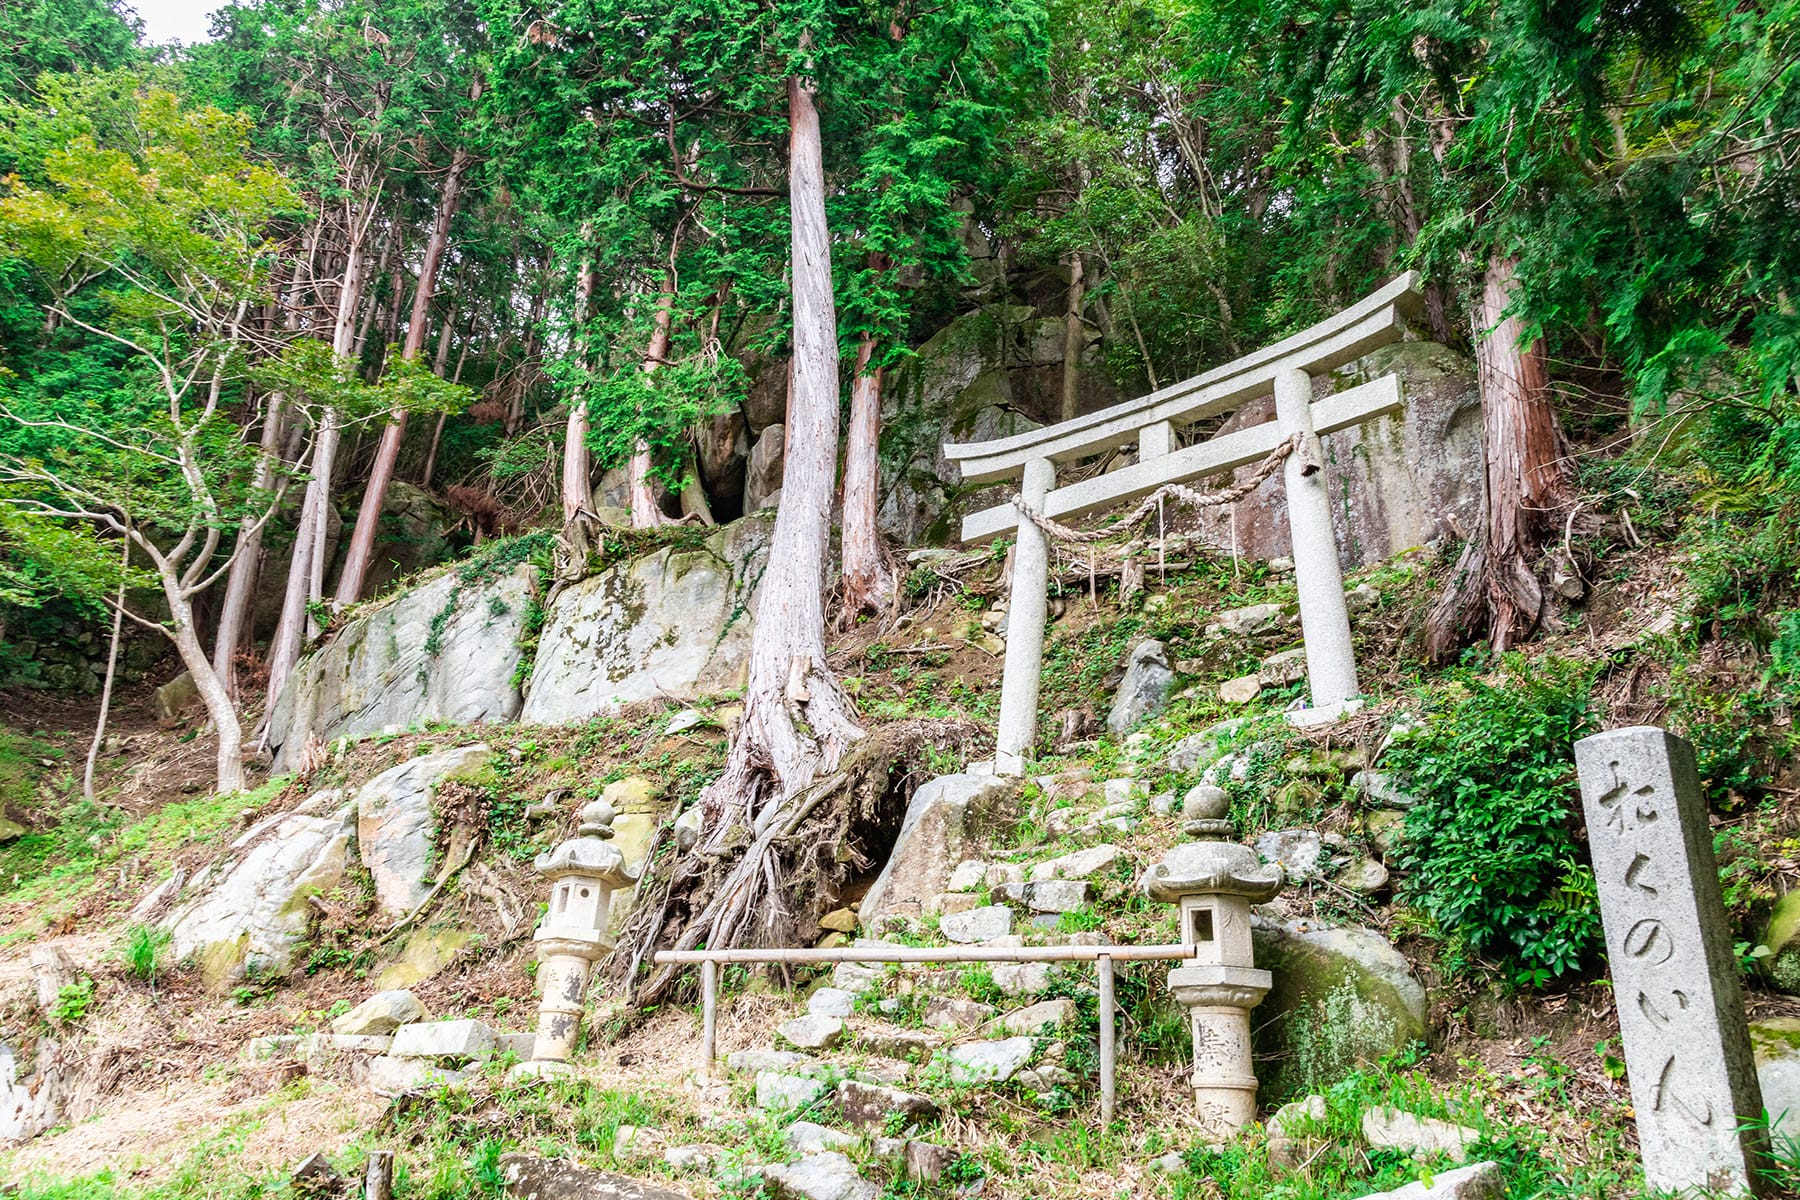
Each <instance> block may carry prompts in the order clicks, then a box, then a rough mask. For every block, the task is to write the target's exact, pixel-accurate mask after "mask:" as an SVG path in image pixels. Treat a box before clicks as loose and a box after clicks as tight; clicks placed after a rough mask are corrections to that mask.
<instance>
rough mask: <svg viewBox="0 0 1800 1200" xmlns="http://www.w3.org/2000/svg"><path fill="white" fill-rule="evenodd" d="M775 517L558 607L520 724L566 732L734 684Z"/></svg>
mask: <svg viewBox="0 0 1800 1200" xmlns="http://www.w3.org/2000/svg"><path fill="white" fill-rule="evenodd" d="M773 528H774V519H773V517H772V515H765V516H762V517H746V518H745V519H744V520H741V521H734V522H732V523H731V524H730V525H724V526H721V527H720V528H718V529H717V530H715V531H713V533H712V534H711V535H710V536H709V537H708V538H707V539H706V541H705V542H704V543H703V544H701V545H700V546H697V547H694V548H692V549H687V548H682V547H678V546H667V547H664V548H663V549H661V550H658V551H657V552H655V553H654V554H649V555H645V556H644V557H642V558H636V559H633V560H631V561H630V562H624V563H620V564H619V565H617V566H615V567H613V568H611V569H610V570H607V571H604V572H602V573H601V574H599V575H596V576H594V577H593V578H592V579H586V580H583V581H582V582H580V583H578V584H575V585H574V586H572V587H570V588H568V589H567V590H565V591H564V592H563V593H562V595H561V596H559V597H558V598H557V601H556V605H555V607H554V608H552V609H551V611H550V618H549V620H548V622H547V623H546V624H545V626H544V633H543V638H542V640H541V641H540V642H539V644H538V653H537V663H536V666H535V668H534V669H533V671H532V674H531V683H530V685H529V686H528V688H527V691H526V699H525V705H524V708H523V710H522V711H521V712H520V719H521V720H524V721H530V722H537V723H541V724H562V723H567V722H570V721H581V720H586V719H587V718H589V717H592V716H596V715H600V714H609V713H614V712H617V711H618V710H619V709H620V708H621V707H622V706H623V705H626V704H630V703H632V702H633V701H636V700H646V699H651V698H669V699H678V700H692V699H694V698H696V697H698V696H702V695H706V694H708V693H713V692H721V691H725V690H727V689H728V688H731V687H733V686H735V685H737V684H738V683H739V682H740V680H741V676H742V674H743V670H744V667H745V663H746V656H747V655H748V653H749V649H750V624H751V615H752V612H753V598H754V595H755V592H756V585H757V583H758V582H759V581H760V580H761V579H762V573H763V568H764V566H765V564H766V562H767V555H768V545H769V534H770V532H771V530H772V529H773Z"/></svg>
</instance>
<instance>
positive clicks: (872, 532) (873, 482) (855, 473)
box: [783, 333, 894, 627]
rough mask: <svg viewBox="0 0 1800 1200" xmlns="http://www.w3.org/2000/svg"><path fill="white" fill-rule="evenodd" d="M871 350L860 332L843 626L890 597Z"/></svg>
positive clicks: (887, 603) (847, 457)
mask: <svg viewBox="0 0 1800 1200" xmlns="http://www.w3.org/2000/svg"><path fill="white" fill-rule="evenodd" d="M874 353H875V339H874V338H873V337H872V336H870V335H869V334H867V333H865V334H863V337H862V340H861V342H860V343H859V344H858V345H857V348H856V372H855V377H854V379H853V380H852V382H851V384H850V431H849V435H848V436H847V437H846V438H845V439H844V535H843V543H844V546H843V556H844V605H843V613H842V620H843V622H844V624H845V626H846V627H847V626H849V625H850V624H851V623H853V622H854V621H855V620H856V618H857V617H859V616H861V615H862V614H863V613H880V612H885V611H886V610H887V609H888V608H890V607H891V606H892V605H893V602H894V572H893V569H892V567H891V565H890V563H889V561H888V553H887V547H886V546H884V545H883V544H882V540H881V530H880V528H879V526H878V524H877V517H878V515H879V510H880V502H881V456H880V444H881V384H882V377H883V374H884V371H883V368H881V367H877V368H875V369H874V370H873V371H871V370H869V362H870V360H871V359H872V358H873V357H874ZM785 498H786V493H785V492H784V493H783V499H784V500H785Z"/></svg>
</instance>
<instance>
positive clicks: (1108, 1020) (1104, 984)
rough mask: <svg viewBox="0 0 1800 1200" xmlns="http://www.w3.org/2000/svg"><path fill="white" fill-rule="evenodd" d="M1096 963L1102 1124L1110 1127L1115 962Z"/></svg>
mask: <svg viewBox="0 0 1800 1200" xmlns="http://www.w3.org/2000/svg"><path fill="white" fill-rule="evenodd" d="M1094 962H1095V964H1096V966H1097V967H1098V968H1099V975H1100V1124H1102V1125H1110V1124H1112V1119H1113V1109H1114V1101H1115V1096H1114V1091H1115V1088H1116V1064H1115V1063H1114V1061H1113V1060H1114V1056H1115V1054H1116V1053H1117V1051H1116V1049H1115V1047H1114V1044H1113V1043H1114V1037H1113V960H1112V956H1111V955H1109V954H1103V955H1101V956H1100V957H1099V958H1097V959H1095V960H1094Z"/></svg>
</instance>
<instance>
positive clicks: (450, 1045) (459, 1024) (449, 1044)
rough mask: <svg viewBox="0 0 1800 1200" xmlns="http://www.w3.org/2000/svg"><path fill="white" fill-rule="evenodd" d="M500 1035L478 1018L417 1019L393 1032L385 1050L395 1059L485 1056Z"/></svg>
mask: <svg viewBox="0 0 1800 1200" xmlns="http://www.w3.org/2000/svg"><path fill="white" fill-rule="evenodd" d="M498 1044H499V1038H498V1037H497V1036H496V1035H495V1033H494V1031H493V1030H492V1029H490V1028H488V1027H487V1026H486V1025H484V1024H482V1023H481V1022H480V1021H469V1020H463V1021H420V1022H418V1023H416V1024H413V1025H402V1026H401V1027H400V1028H399V1029H398V1030H396V1031H395V1032H394V1044H393V1046H391V1047H390V1048H389V1050H388V1053H389V1054H391V1055H392V1056H393V1057H395V1058H457V1059H463V1060H468V1059H474V1058H487V1057H489V1056H490V1055H492V1054H493V1053H494V1050H495V1048H496V1046H498Z"/></svg>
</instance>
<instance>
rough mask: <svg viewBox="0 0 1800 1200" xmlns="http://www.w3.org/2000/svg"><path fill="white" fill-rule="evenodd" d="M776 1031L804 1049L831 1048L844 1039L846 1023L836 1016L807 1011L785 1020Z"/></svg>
mask: <svg viewBox="0 0 1800 1200" xmlns="http://www.w3.org/2000/svg"><path fill="white" fill-rule="evenodd" d="M775 1032H776V1033H779V1034H780V1035H781V1036H782V1038H783V1039H785V1040H786V1041H787V1042H789V1043H791V1044H792V1045H795V1046H798V1047H800V1049H802V1050H829V1049H831V1047H833V1046H835V1045H837V1044H838V1043H839V1042H841V1041H843V1040H844V1023H843V1022H842V1021H840V1020H839V1019H838V1018H836V1017H826V1016H820V1015H819V1014H817V1013H807V1014H806V1015H805V1016H803V1017H795V1018H794V1019H793V1020H791V1021H783V1022H782V1023H781V1024H780V1025H778V1026H776V1028H775Z"/></svg>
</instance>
